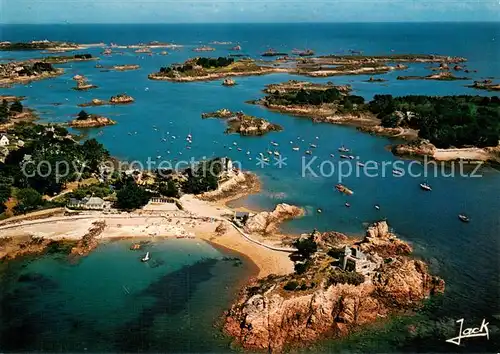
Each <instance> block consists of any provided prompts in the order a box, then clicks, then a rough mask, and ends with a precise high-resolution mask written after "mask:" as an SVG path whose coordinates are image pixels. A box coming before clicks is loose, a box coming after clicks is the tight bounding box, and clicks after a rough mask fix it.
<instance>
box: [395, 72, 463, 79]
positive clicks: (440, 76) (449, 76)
mask: <svg viewBox="0 0 500 354" xmlns="http://www.w3.org/2000/svg"><path fill="white" fill-rule="evenodd" d="M397 79H398V80H442V81H453V80H470V78H468V77H457V76H455V75H453V74H452V73H451V72H449V71H441V72H439V73H437V74H431V75H427V76H398V77H397Z"/></svg>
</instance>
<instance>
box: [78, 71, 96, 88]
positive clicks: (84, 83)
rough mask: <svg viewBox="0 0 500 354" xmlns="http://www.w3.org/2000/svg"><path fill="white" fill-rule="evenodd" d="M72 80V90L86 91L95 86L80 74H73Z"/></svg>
mask: <svg viewBox="0 0 500 354" xmlns="http://www.w3.org/2000/svg"><path fill="white" fill-rule="evenodd" d="M73 80H75V81H76V87H73V90H77V91H87V90H91V89H94V88H97V86H96V85H92V84H90V83H89V82H88V79H87V78H86V77H85V76H82V75H75V76H74V77H73Z"/></svg>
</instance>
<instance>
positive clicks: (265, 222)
mask: <svg viewBox="0 0 500 354" xmlns="http://www.w3.org/2000/svg"><path fill="white" fill-rule="evenodd" d="M304 214H305V212H304V209H302V208H299V207H296V206H294V205H289V204H285V203H282V204H278V205H277V206H276V208H275V209H274V210H273V211H271V212H269V211H264V212H261V213H258V214H256V215H254V216H251V217H250V218H248V220H247V222H246V224H245V230H246V231H247V232H249V233H254V232H255V233H260V234H271V233H274V232H276V231H277V230H278V228H279V226H280V224H281V223H282V222H284V221H286V220H290V219H294V218H296V217H300V216H303V215H304Z"/></svg>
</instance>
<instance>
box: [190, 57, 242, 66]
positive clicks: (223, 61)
mask: <svg viewBox="0 0 500 354" xmlns="http://www.w3.org/2000/svg"><path fill="white" fill-rule="evenodd" d="M232 63H234V58H225V57H219V58H217V59H215V58H198V59H197V60H196V64H197V65H200V66H201V67H203V68H205V69H210V68H221V67H225V66H229V65H231V64H232Z"/></svg>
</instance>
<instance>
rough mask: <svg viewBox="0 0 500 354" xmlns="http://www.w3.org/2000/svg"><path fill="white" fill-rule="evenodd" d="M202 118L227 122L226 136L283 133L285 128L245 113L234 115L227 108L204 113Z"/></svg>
mask: <svg viewBox="0 0 500 354" xmlns="http://www.w3.org/2000/svg"><path fill="white" fill-rule="evenodd" d="M201 117H202V118H204V119H205V118H221V119H226V120H227V125H228V128H227V129H226V131H225V133H226V134H231V133H238V134H240V135H242V136H260V135H264V134H266V133H268V132H272V131H281V130H283V128H282V127H281V126H280V125H278V124H273V123H270V122H268V121H266V120H265V119H262V118H257V117H253V116H249V115H246V114H244V113H243V112H236V113H233V112H231V111H229V110H227V109H225V108H223V109H219V110H218V111H215V112H212V113H203V114H202V115H201Z"/></svg>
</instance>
